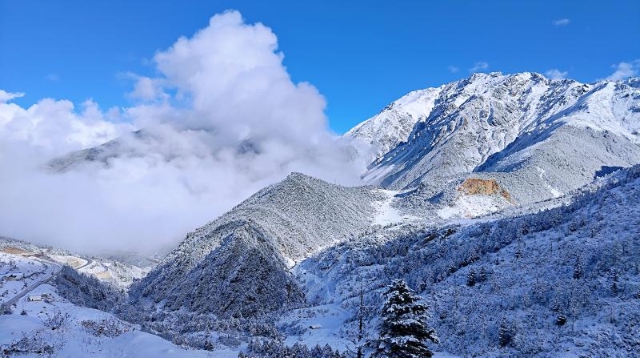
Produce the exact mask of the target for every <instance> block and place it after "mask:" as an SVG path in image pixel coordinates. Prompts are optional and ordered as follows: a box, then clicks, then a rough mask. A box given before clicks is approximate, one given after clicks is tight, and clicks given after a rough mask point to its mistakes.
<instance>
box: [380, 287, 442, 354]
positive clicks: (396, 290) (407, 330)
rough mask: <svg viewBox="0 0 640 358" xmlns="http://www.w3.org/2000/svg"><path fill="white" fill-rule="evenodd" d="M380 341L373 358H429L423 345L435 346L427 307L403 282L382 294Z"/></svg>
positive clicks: (435, 340) (426, 348)
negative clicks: (427, 343)
mask: <svg viewBox="0 0 640 358" xmlns="http://www.w3.org/2000/svg"><path fill="white" fill-rule="evenodd" d="M385 297H386V301H385V303H384V305H383V306H382V312H381V318H382V323H381V324H380V335H381V337H380V341H379V342H378V343H379V344H378V347H377V350H376V351H375V352H374V354H373V357H390V358H391V357H393V358H395V357H398V358H418V357H431V356H433V352H431V350H430V349H429V348H428V347H427V345H426V341H427V340H429V341H431V342H433V343H438V342H439V340H438V337H437V336H436V332H435V330H433V328H430V327H429V326H428V325H427V320H428V318H429V316H428V314H427V313H428V307H427V305H425V304H424V303H423V302H422V299H421V298H420V297H419V296H418V295H416V294H414V293H413V291H411V289H410V288H409V287H408V286H407V284H406V283H405V282H404V281H403V280H395V281H393V282H392V283H391V285H389V286H388V289H387V291H386V293H385Z"/></svg>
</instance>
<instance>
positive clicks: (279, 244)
mask: <svg viewBox="0 0 640 358" xmlns="http://www.w3.org/2000/svg"><path fill="white" fill-rule="evenodd" d="M384 198H385V197H384V196H383V195H381V194H379V193H377V191H375V190H374V189H373V188H367V187H363V188H346V187H341V186H337V185H332V184H329V183H326V182H323V181H321V180H318V179H314V178H311V177H307V176H305V175H302V174H298V173H294V174H291V175H289V177H288V178H287V179H286V180H284V181H283V182H281V183H279V184H276V185H272V186H270V187H267V188H265V189H263V190H261V191H259V192H258V193H256V194H255V195H253V196H252V197H251V198H249V199H247V200H246V201H245V202H243V203H242V204H240V205H238V206H237V207H236V208H234V209H233V210H231V211H230V212H228V213H227V214H225V215H223V216H222V217H220V218H219V219H217V220H215V221H213V222H211V223H209V224H207V225H205V226H203V227H201V228H199V229H197V230H196V231H194V232H192V233H189V234H188V235H187V237H186V239H185V240H184V241H183V242H182V243H181V244H180V246H179V247H178V248H177V249H175V250H174V251H173V252H171V253H170V254H169V255H168V256H167V257H166V258H165V259H164V260H163V262H162V263H161V264H160V265H158V267H157V268H156V269H155V270H153V271H152V272H151V273H150V274H149V275H148V276H146V277H145V278H144V279H143V280H142V281H141V282H140V283H139V284H137V285H136V286H135V287H134V288H133V290H132V292H133V294H132V297H133V298H134V300H136V301H140V302H148V303H150V301H149V300H148V299H147V298H150V299H152V301H153V302H156V303H158V302H161V301H162V304H163V306H164V307H166V308H168V309H170V310H178V309H180V308H182V307H186V308H188V309H189V310H191V311H194V312H200V313H212V314H216V315H219V316H235V317H248V316H256V315H260V314H262V313H266V312H271V311H275V310H278V309H282V308H283V307H285V306H287V305H295V304H297V303H300V302H302V301H303V295H302V292H301V291H300V290H299V288H298V287H297V285H296V283H295V281H293V278H292V277H291V275H290V274H289V272H288V268H289V267H291V266H292V265H293V264H294V262H295V261H299V260H301V259H303V258H305V257H307V256H309V255H311V254H312V253H313V252H315V251H317V250H318V249H320V248H323V247H327V246H330V245H333V244H335V243H337V242H340V241H344V240H345V239H347V238H348V237H350V236H352V235H355V234H356V233H358V232H360V231H362V230H364V229H365V228H368V227H369V226H370V225H371V224H372V222H373V218H374V216H375V215H374V214H375V207H374V206H373V203H374V202H375V201H378V200H382V199H384Z"/></svg>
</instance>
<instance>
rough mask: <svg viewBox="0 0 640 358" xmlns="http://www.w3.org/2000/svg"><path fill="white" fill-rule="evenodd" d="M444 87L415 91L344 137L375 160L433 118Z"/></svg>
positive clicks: (370, 159)
mask: <svg viewBox="0 0 640 358" xmlns="http://www.w3.org/2000/svg"><path fill="white" fill-rule="evenodd" d="M441 90H442V87H439V88H428V89H425V90H419V91H413V92H411V93H409V94H407V95H406V96H404V97H402V98H400V99H399V100H397V101H395V102H393V103H391V104H390V105H388V106H387V107H386V108H385V109H383V110H382V111H380V113H378V114H377V115H375V116H373V117H371V118H369V119H368V120H366V121H364V122H362V123H360V124H358V125H357V126H355V127H354V128H353V129H351V130H350V131H349V132H347V133H346V134H345V135H344V136H343V139H344V140H345V141H346V143H347V144H348V145H351V146H353V147H355V148H358V149H359V151H360V152H361V154H364V155H370V156H371V158H369V161H371V162H375V161H377V160H379V159H380V158H381V157H382V156H383V155H384V154H386V153H387V152H388V151H390V150H391V149H393V148H395V147H396V146H397V145H398V144H400V143H401V142H405V141H407V139H408V138H409V134H411V130H412V129H413V127H414V126H415V124H416V123H417V122H419V121H424V120H426V119H427V118H428V117H429V115H430V114H431V110H432V109H433V107H434V105H435V101H436V99H437V98H438V96H439V94H440V91H441Z"/></svg>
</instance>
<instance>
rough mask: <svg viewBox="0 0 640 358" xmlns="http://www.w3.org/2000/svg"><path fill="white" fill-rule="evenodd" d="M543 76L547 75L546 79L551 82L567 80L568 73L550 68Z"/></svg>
mask: <svg viewBox="0 0 640 358" xmlns="http://www.w3.org/2000/svg"><path fill="white" fill-rule="evenodd" d="M544 74H545V75H547V77H549V78H550V79H552V80H562V79H565V78H567V75H568V74H569V72H567V71H564V72H563V71H560V70H559V69H557V68H552V69H550V70H549V71H547V72H545V73H544Z"/></svg>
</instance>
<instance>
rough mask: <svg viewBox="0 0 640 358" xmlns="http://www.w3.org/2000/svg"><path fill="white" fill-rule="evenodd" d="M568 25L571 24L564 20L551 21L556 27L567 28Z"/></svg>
mask: <svg viewBox="0 0 640 358" xmlns="http://www.w3.org/2000/svg"><path fill="white" fill-rule="evenodd" d="M569 23H571V20H569V19H567V18H564V19H557V20H554V21H553V24H554V25H556V26H567V25H569Z"/></svg>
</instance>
